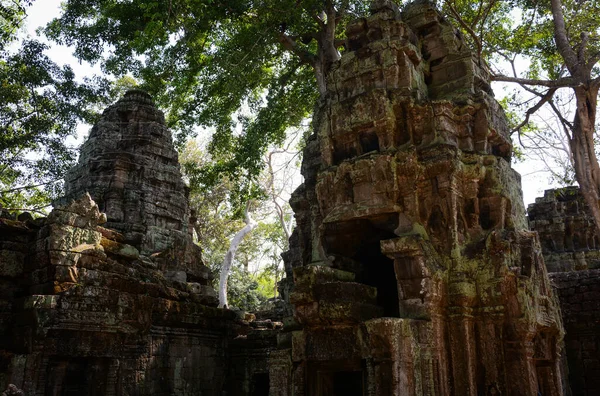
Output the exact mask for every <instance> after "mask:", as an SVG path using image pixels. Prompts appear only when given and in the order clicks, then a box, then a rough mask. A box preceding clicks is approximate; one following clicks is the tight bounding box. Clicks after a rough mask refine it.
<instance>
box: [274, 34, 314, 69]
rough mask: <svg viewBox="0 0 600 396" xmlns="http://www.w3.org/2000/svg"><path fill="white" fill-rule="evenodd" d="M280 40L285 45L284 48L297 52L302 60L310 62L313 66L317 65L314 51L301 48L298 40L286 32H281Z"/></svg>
mask: <svg viewBox="0 0 600 396" xmlns="http://www.w3.org/2000/svg"><path fill="white" fill-rule="evenodd" d="M279 42H280V43H281V45H283V48H285V49H286V50H288V51H290V52H292V53H294V54H296V55H297V56H298V57H299V58H300V60H301V61H302V62H304V63H308V64H309V65H311V66H313V67H314V66H315V63H316V62H317V59H316V56H315V55H314V54H313V53H311V52H309V51H307V50H304V49H302V48H300V47H299V46H298V43H297V42H296V40H294V39H293V38H291V37H290V36H288V35H287V34H285V33H284V32H280V33H279Z"/></svg>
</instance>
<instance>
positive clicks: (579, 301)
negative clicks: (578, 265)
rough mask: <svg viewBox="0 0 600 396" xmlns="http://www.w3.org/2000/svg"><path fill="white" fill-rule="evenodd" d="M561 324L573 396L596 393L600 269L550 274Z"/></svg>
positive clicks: (599, 380)
mask: <svg viewBox="0 0 600 396" xmlns="http://www.w3.org/2000/svg"><path fill="white" fill-rule="evenodd" d="M550 278H551V279H552V284H553V286H554V288H555V290H556V291H557V294H558V297H559V298H560V306H561V309H562V314H563V320H564V325H565V332H566V334H565V347H566V351H567V362H568V366H569V385H570V387H571V391H572V394H573V395H581V396H592V395H598V394H600V269H593V270H582V271H573V272H567V273H565V272H562V273H553V274H550Z"/></svg>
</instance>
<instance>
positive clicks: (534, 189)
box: [25, 0, 552, 207]
mask: <svg viewBox="0 0 600 396" xmlns="http://www.w3.org/2000/svg"><path fill="white" fill-rule="evenodd" d="M60 3H61V0H37V1H35V2H34V4H33V6H32V7H31V8H30V9H29V11H28V18H27V25H26V29H27V31H26V33H25V34H28V35H30V36H32V37H35V36H36V32H35V31H36V29H37V28H38V27H39V26H44V25H45V24H47V23H48V22H49V21H50V20H52V19H53V18H55V17H58V16H59V15H60ZM71 54H72V50H70V49H69V48H67V47H64V46H58V45H55V44H53V45H52V49H51V50H50V51H49V52H48V55H49V56H50V57H51V58H52V59H53V60H54V61H55V62H56V63H58V64H65V63H68V64H70V65H71V67H72V68H73V70H74V71H75V74H76V75H77V77H78V78H83V77H84V76H91V75H93V74H99V73H100V72H101V71H100V67H99V66H98V65H96V66H94V67H92V66H90V65H88V64H86V63H80V62H79V61H77V60H76V59H75V58H74V57H73V56H72V55H71ZM493 88H494V89H495V91H496V96H498V97H500V96H502V95H503V92H501V91H500V89H499V87H498V86H495V85H494V86H493ZM88 129H89V126H82V127H81V128H80V129H79V130H78V135H79V136H78V138H77V139H75V140H73V141H71V142H69V143H70V144H74V145H75V144H81V142H82V140H83V137H84V136H85V135H86V134H87V132H88ZM513 168H515V169H516V170H517V171H518V172H519V173H520V174H521V181H522V185H523V198H524V201H525V206H526V207H527V205H528V204H529V203H532V202H534V201H535V198H536V197H541V196H542V195H543V193H544V190H545V189H549V188H552V186H551V185H550V181H549V175H548V173H547V172H543V169H544V164H543V163H541V162H540V161H532V160H528V161H526V162H523V163H517V164H513Z"/></svg>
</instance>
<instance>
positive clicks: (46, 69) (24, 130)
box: [0, 40, 106, 210]
mask: <svg viewBox="0 0 600 396" xmlns="http://www.w3.org/2000/svg"><path fill="white" fill-rule="evenodd" d="M47 49H48V47H47V46H46V45H45V44H42V43H40V42H38V41H32V40H29V41H24V42H23V43H21V48H20V50H19V52H18V53H11V52H9V51H7V50H4V51H1V52H0V98H2V101H0V205H2V206H4V207H9V208H15V209H16V208H26V209H30V210H31V209H33V210H39V209H41V208H43V207H45V206H47V205H48V204H49V200H50V199H52V198H53V197H55V196H56V195H57V193H58V192H59V191H60V188H61V179H62V177H63V175H64V173H65V171H66V170H67V169H68V168H69V167H70V166H72V164H73V161H74V159H75V153H74V151H73V148H71V147H69V146H68V145H67V143H66V140H67V138H68V137H69V136H72V135H74V134H75V131H76V127H77V123H78V122H80V121H84V122H88V123H91V122H93V121H94V120H95V119H96V114H95V113H94V112H93V111H92V109H91V107H90V105H91V104H95V103H98V102H101V100H102V93H103V92H104V91H105V89H106V85H105V84H103V83H101V82H100V81H99V80H96V81H93V80H86V81H85V82H84V83H78V82H76V81H75V75H74V73H73V70H72V69H71V68H70V67H69V66H63V67H59V66H58V65H56V64H55V63H54V62H52V61H51V60H50V59H49V58H48V56H47V55H45V54H44V51H45V50H47Z"/></svg>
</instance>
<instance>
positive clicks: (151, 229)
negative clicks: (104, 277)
mask: <svg viewBox="0 0 600 396" xmlns="http://www.w3.org/2000/svg"><path fill="white" fill-rule="evenodd" d="M65 190H66V193H65V197H64V198H63V199H61V201H60V202H61V203H67V202H69V201H71V200H73V199H77V198H79V197H80V196H81V195H82V194H84V193H86V192H88V193H89V194H90V196H91V197H92V199H93V200H94V201H95V202H96V203H97V204H98V207H99V210H100V211H101V212H103V213H105V214H106V216H107V222H106V224H104V226H105V227H106V228H109V229H113V230H116V231H118V232H120V233H121V234H122V235H123V236H124V242H125V243H127V244H130V245H132V246H134V247H135V248H137V249H138V250H139V251H140V254H141V255H142V256H143V257H146V258H149V257H150V256H151V255H153V254H155V255H156V254H158V253H160V252H163V253H164V252H165V251H166V250H170V252H171V253H172V254H175V255H177V256H178V257H176V260H162V264H164V265H163V267H162V268H161V269H163V270H164V271H165V272H166V275H167V276H169V277H174V278H175V279H179V280H182V281H185V280H186V279H187V277H191V278H192V279H194V278H197V277H198V276H200V277H204V276H205V274H206V268H205V267H204V266H203V265H202V261H201V259H200V249H199V248H198V247H197V246H195V245H194V244H193V243H192V241H191V232H192V227H191V226H190V224H189V222H190V210H189V207H188V194H187V186H185V184H184V183H183V180H182V177H181V172H180V171H179V162H178V158H177V151H175V148H174V147H173V141H172V137H171V132H170V131H169V130H168V129H167V127H166V126H165V120H164V115H163V113H162V112H161V111H160V110H158V109H157V108H156V106H155V105H154V103H153V101H152V98H151V97H150V95H148V94H147V93H145V92H144V91H140V90H130V91H128V92H127V93H126V94H125V96H124V97H123V98H122V99H121V100H119V101H118V102H117V103H115V104H114V105H112V106H110V107H108V108H107V109H106V110H105V111H104V113H103V114H102V117H101V119H100V121H99V122H98V123H97V124H96V125H95V126H94V127H93V128H92V131H91V132H90V135H89V137H88V139H87V140H86V141H85V143H84V144H83V146H82V148H81V153H80V157H79V163H78V164H77V165H76V166H75V167H74V168H72V169H71V170H70V171H69V172H68V174H67V176H66V178H65ZM182 251H183V254H180V253H182ZM159 258H160V257H156V256H155V257H154V259H155V260H156V259H159ZM159 261H160V260H159Z"/></svg>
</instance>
